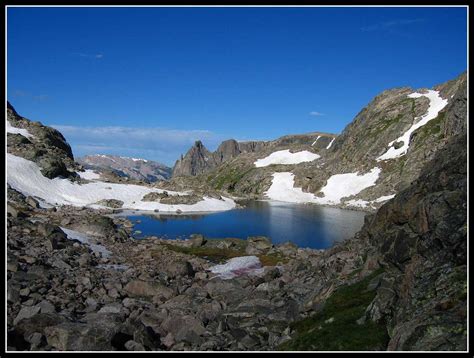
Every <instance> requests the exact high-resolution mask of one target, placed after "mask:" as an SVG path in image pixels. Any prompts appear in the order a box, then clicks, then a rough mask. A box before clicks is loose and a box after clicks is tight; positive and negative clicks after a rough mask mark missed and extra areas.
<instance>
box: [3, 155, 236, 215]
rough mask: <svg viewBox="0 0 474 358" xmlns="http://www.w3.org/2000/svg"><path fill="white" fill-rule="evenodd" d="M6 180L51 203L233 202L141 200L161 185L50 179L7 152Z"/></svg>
mask: <svg viewBox="0 0 474 358" xmlns="http://www.w3.org/2000/svg"><path fill="white" fill-rule="evenodd" d="M7 183H8V184H10V185H11V186H12V188H14V189H16V190H18V191H20V192H21V193H23V194H24V195H26V196H28V195H31V196H34V197H39V198H41V199H43V200H44V201H45V202H46V203H48V204H52V205H73V206H89V207H92V208H101V207H102V206H100V205H97V204H95V203H97V202H98V201H100V200H103V199H117V200H121V201H123V203H124V204H123V208H124V209H135V210H147V211H154V210H156V209H158V210H159V211H160V212H176V211H177V210H181V211H182V212H210V211H223V210H230V209H233V208H234V207H235V202H234V201H233V200H232V199H229V198H223V200H219V199H215V198H208V197H204V198H203V200H201V201H199V202H197V203H196V204H192V205H186V204H177V205H168V204H161V203H158V202H146V201H142V198H143V196H144V195H146V194H148V193H152V192H156V193H162V192H163V190H161V189H153V188H149V187H146V186H142V185H133V184H116V183H105V182H101V181H95V182H92V183H87V184H78V183H73V182H71V181H69V180H67V179H62V178H54V179H49V178H46V177H45V176H43V174H42V173H41V171H40V168H39V167H38V165H37V164H36V163H34V162H31V161H29V160H26V159H24V158H21V157H17V156H15V155H12V154H10V153H7ZM167 192H168V194H169V195H187V194H188V192H183V193H181V192H174V191H167Z"/></svg>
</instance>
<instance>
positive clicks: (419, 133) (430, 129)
mask: <svg viewBox="0 0 474 358" xmlns="http://www.w3.org/2000/svg"><path fill="white" fill-rule="evenodd" d="M444 117H445V113H444V112H440V113H439V114H438V116H437V117H436V118H433V119H432V120H431V121H429V122H428V123H426V124H425V125H424V126H422V127H420V128H418V129H417V130H416V131H415V132H414V133H413V134H412V136H413V138H416V139H415V142H416V146H421V145H422V144H423V143H424V142H425V141H426V139H427V138H429V137H434V136H439V135H440V134H441V138H443V137H444V135H443V134H442V133H441V129H442V127H443V123H444Z"/></svg>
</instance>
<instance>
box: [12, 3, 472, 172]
mask: <svg viewBox="0 0 474 358" xmlns="http://www.w3.org/2000/svg"><path fill="white" fill-rule="evenodd" d="M466 11H467V10H466V8H459V7H458V8H426V7H421V8H414V7H411V8H367V7H363V8H343V7H339V8H322V7H310V8H308V7H305V8H267V7H265V8H244V7H242V8H201V7H188V8H161V7H155V8H110V7H109V8H46V7H44V8H12V7H10V8H8V11H7V21H8V22H7V26H8V27H7V41H8V42H7V51H8V57H7V66H8V67H7V76H8V78H7V81H8V82H7V91H8V92H7V95H8V100H9V101H10V102H11V103H12V105H13V106H14V107H15V108H16V110H17V111H18V112H19V113H20V114H21V115H22V116H24V117H27V118H30V119H32V120H37V121H41V122H42V123H43V124H46V125H51V126H54V127H56V128H58V129H60V130H61V131H62V133H63V134H64V135H65V137H66V139H68V141H69V142H70V143H71V145H72V148H73V152H74V154H75V156H82V155H85V154H95V153H100V154H118V155H125V156H134V157H143V158H146V159H152V160H158V161H161V162H164V163H165V164H168V165H172V164H174V161H175V160H176V159H177V158H178V156H179V155H180V154H181V153H185V152H186V150H187V149H188V148H189V146H190V145H192V143H193V142H194V141H195V140H197V139H202V140H203V142H204V144H205V145H206V146H207V147H208V148H209V149H211V150H213V149H215V148H216V146H217V145H218V143H219V142H220V141H222V140H225V139H228V138H235V139H238V140H252V139H264V140H268V139H274V138H277V137H279V136H282V135H286V134H292V133H295V134H296V133H305V132H313V131H322V132H331V133H340V132H341V131H342V130H343V129H344V127H345V126H346V125H347V124H348V123H350V122H351V121H352V120H353V118H354V117H355V115H356V114H357V113H358V112H359V111H360V110H361V109H362V108H363V107H364V106H365V105H367V104H368V103H369V102H370V100H371V99H372V98H373V97H374V96H375V95H377V94H378V93H380V92H381V91H383V90H385V89H389V88H393V87H401V86H411V87H413V88H420V87H431V86H433V85H435V84H438V83H441V82H444V81H447V80H449V79H452V78H454V77H455V76H457V75H459V74H460V73H462V72H463V71H465V70H466V68H467V63H466V56H467V51H466V46H467V45H466V39H467V21H466Z"/></svg>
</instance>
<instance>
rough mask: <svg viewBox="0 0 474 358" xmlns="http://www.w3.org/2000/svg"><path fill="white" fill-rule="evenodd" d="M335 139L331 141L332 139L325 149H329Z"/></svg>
mask: <svg viewBox="0 0 474 358" xmlns="http://www.w3.org/2000/svg"><path fill="white" fill-rule="evenodd" d="M335 139H336V138H333V139H332V141H331V142H330V143H329V144H328V146H327V147H326V149H329V148H331V145H332V143H333V142H334V140H335Z"/></svg>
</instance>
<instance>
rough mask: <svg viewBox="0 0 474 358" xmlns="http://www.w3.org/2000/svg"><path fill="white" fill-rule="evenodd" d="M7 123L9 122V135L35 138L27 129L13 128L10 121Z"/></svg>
mask: <svg viewBox="0 0 474 358" xmlns="http://www.w3.org/2000/svg"><path fill="white" fill-rule="evenodd" d="M6 122H7V133H13V134H21V135H22V136H23V137H26V138H31V137H33V135H32V134H31V133H30V132H28V130H27V129H23V128H17V127H13V126H12V125H11V123H10V121H8V120H7V121H6Z"/></svg>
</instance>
